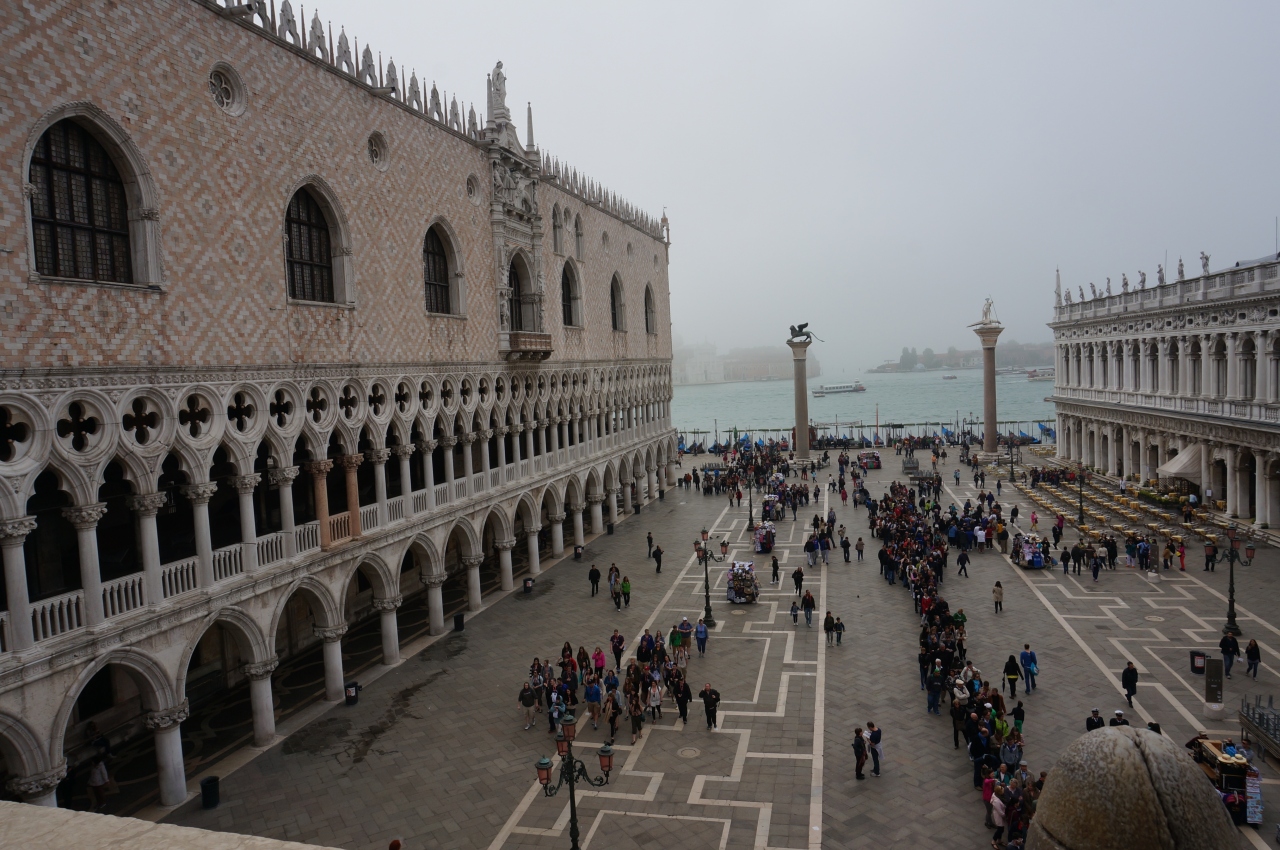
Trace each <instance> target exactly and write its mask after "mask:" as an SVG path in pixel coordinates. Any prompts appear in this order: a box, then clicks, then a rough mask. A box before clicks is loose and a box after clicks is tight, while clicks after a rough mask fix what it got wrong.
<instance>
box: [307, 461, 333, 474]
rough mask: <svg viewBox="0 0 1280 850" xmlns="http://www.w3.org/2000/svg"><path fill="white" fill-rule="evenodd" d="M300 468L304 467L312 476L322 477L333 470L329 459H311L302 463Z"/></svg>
mask: <svg viewBox="0 0 1280 850" xmlns="http://www.w3.org/2000/svg"><path fill="white" fill-rule="evenodd" d="M302 468H303V469H305V470H306V471H307V472H308V474H310V475H311V477H312V478H323V477H324V476H326V475H328V474H329V473H330V472H331V471H332V470H333V461H331V460H327V459H326V460H313V461H310V462H308V463H304V464H303V465H302Z"/></svg>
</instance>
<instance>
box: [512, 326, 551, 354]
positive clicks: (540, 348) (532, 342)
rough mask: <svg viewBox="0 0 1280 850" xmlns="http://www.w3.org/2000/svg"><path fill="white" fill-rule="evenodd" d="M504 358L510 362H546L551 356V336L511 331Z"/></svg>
mask: <svg viewBox="0 0 1280 850" xmlns="http://www.w3.org/2000/svg"><path fill="white" fill-rule="evenodd" d="M502 356H503V357H505V358H507V359H508V360H546V359H547V358H548V357H550V356H551V334H540V333H532V332H530V331H511V332H510V333H509V334H507V348H506V349H505V350H503V351H502Z"/></svg>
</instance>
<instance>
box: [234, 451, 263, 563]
mask: <svg viewBox="0 0 1280 850" xmlns="http://www.w3.org/2000/svg"><path fill="white" fill-rule="evenodd" d="M261 482H262V475H261V473H258V472H255V473H252V474H251V475H238V476H236V477H235V478H232V479H231V486H232V487H234V488H236V494H237V495H238V496H239V497H240V564H241V566H242V567H243V568H244V571H245V572H246V573H251V572H253V571H254V570H256V569H257V568H258V529H257V525H256V523H255V522H254V520H253V491H254V489H255V488H256V487H257V486H258V485H259V484H260V483H261Z"/></svg>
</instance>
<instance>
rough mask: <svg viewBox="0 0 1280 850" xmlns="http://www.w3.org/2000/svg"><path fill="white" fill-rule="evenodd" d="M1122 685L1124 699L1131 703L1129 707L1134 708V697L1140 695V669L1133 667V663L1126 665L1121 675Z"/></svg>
mask: <svg viewBox="0 0 1280 850" xmlns="http://www.w3.org/2000/svg"><path fill="white" fill-rule="evenodd" d="M1120 684H1121V686H1122V687H1124V698H1125V699H1126V700H1127V701H1128V702H1129V707H1130V708H1133V697H1134V695H1135V694H1137V693H1138V668H1137V667H1134V666H1133V662H1132V661H1130V662H1129V663H1128V664H1127V665H1125V668H1124V671H1123V672H1122V673H1121V674H1120Z"/></svg>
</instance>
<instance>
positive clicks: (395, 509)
mask: <svg viewBox="0 0 1280 850" xmlns="http://www.w3.org/2000/svg"><path fill="white" fill-rule="evenodd" d="M387 519H389V520H390V521H391V522H399V521H400V520H402V519H404V496H395V497H394V498H391V499H387Z"/></svg>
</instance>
